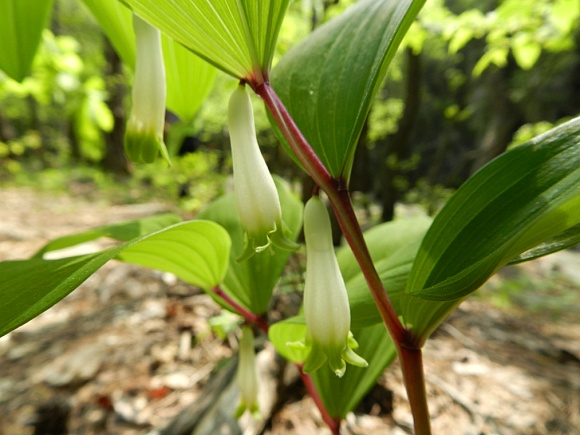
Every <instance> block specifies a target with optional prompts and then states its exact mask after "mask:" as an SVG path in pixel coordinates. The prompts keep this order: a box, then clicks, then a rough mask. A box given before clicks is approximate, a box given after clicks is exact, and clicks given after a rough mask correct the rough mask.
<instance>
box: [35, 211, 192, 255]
mask: <svg viewBox="0 0 580 435" xmlns="http://www.w3.org/2000/svg"><path fill="white" fill-rule="evenodd" d="M180 221H181V218H180V217H179V216H177V215H175V214H171V213H165V214H160V215H156V216H149V217H146V218H143V219H137V220H133V221H127V222H120V223H116V224H112V225H105V226H102V227H97V228H93V229H91V230H88V231H83V232H82V233H77V234H69V235H66V236H63V237H59V238H57V239H54V240H51V241H50V242H48V243H47V244H46V245H44V246H43V247H42V248H40V249H39V250H38V252H37V253H36V254H34V256H33V258H42V257H43V255H44V254H45V253H47V252H51V251H58V250H60V249H65V248H70V247H71V246H75V245H79V244H81V243H85V242H90V241H91V240H95V239H99V238H101V237H108V238H111V239H115V240H118V241H121V242H127V241H129V240H132V239H136V238H137V237H141V236H144V235H146V234H150V233H152V232H154V231H158V230H160V229H163V228H165V227H168V226H170V225H173V224H176V223H178V222H180Z"/></svg>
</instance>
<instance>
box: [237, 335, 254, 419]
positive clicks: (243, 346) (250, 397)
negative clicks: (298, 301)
mask: <svg viewBox="0 0 580 435" xmlns="http://www.w3.org/2000/svg"><path fill="white" fill-rule="evenodd" d="M236 380H237V383H238V387H239V388H240V396H241V397H240V404H239V406H238V408H237V409H236V413H235V416H236V418H239V417H241V416H242V414H243V413H244V412H246V410H248V411H250V413H251V414H252V416H254V417H256V418H258V417H259V416H260V409H259V405H258V389H259V385H258V371H257V367H256V354H255V352H254V333H253V332H252V330H251V329H250V328H249V327H247V326H244V327H243V328H242V339H241V340H240V351H239V358H238V372H237V379H236Z"/></svg>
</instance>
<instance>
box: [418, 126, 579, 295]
mask: <svg viewBox="0 0 580 435" xmlns="http://www.w3.org/2000/svg"><path fill="white" fill-rule="evenodd" d="M579 224H580V118H576V119H574V120H572V121H570V122H568V123H566V124H563V125H561V126H559V127H556V128H555V129H553V130H550V131H549V132H547V133H545V134H543V135H541V136H538V137H537V138H535V139H532V140H531V141H529V142H527V143H525V144H523V145H520V146H518V147H516V148H513V149H511V150H509V151H508V152H506V153H505V154H503V155H501V156H499V157H498V158H497V159H495V160H493V161H492V162H490V163H489V164H488V165H486V166H485V167H484V168H482V169H481V170H480V171H479V172H478V173H476V174H475V175H474V176H473V177H471V178H470V179H469V180H468V181H467V182H466V183H465V184H464V185H463V186H461V188H460V189H459V190H458V191H457V192H456V193H455V195H453V197H452V198H451V199H450V200H449V202H448V203H447V204H446V205H445V207H444V208H443V209H442V210H441V212H440V213H439V214H438V215H437V217H436V219H435V221H434V222H433V225H432V226H431V228H430V229H429V231H428V233H427V235H426V236H425V239H424V240H423V243H422V246H421V249H420V251H419V253H418V255H417V259H416V261H415V264H414V266H413V271H412V272H411V276H410V278H409V283H408V287H407V292H408V293H410V294H412V295H415V296H419V297H421V298H426V299H432V300H441V301H449V300H454V299H459V298H462V297H464V296H466V295H468V294H469V293H471V292H473V291H475V290H476V289H477V288H479V287H480V286H481V285H482V284H483V283H484V282H485V281H486V280H487V279H488V278H489V277H490V276H491V275H492V274H493V273H495V272H496V271H497V270H498V269H499V268H500V267H502V266H503V265H505V264H507V263H508V262H509V261H511V260H513V259H514V258H516V257H518V256H519V255H521V254H522V253H524V252H525V251H527V250H529V249H531V248H534V247H535V246H537V245H539V244H540V243H543V242H547V241H550V240H551V239H553V238H554V237H557V236H559V235H560V234H561V233H563V232H566V231H567V230H569V229H572V228H575V230H573V232H574V233H576V234H570V233H569V232H568V233H566V238H571V237H572V238H574V237H576V236H577V231H578V229H579V228H580V226H579Z"/></svg>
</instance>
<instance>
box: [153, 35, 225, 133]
mask: <svg viewBox="0 0 580 435" xmlns="http://www.w3.org/2000/svg"><path fill="white" fill-rule="evenodd" d="M161 42H162V46H163V59H164V63H165V76H166V84H167V108H168V109H169V110H171V111H172V112H173V113H175V114H176V115H177V116H179V118H180V119H181V120H182V121H183V122H190V121H192V120H193V118H194V116H195V114H196V113H197V111H198V110H199V108H200V107H201V105H202V103H203V102H204V101H205V99H206V98H207V96H208V94H209V93H210V91H211V89H212V87H213V84H214V81H215V76H216V72H217V70H216V69H215V68H214V67H213V66H211V65H210V64H208V63H207V62H205V61H204V60H203V59H201V58H199V57H198V56H196V55H194V54H193V53H191V52H190V51H189V50H187V49H186V48H185V47H183V46H182V45H180V44H178V43H176V42H175V41H173V40H172V39H170V38H168V37H167V36H163V37H162V38H161Z"/></svg>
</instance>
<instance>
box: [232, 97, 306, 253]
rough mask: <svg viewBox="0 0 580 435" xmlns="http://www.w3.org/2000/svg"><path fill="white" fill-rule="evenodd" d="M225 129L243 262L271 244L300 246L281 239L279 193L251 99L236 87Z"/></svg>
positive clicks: (292, 248) (284, 246) (285, 248)
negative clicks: (242, 239) (259, 137)
mask: <svg viewBox="0 0 580 435" xmlns="http://www.w3.org/2000/svg"><path fill="white" fill-rule="evenodd" d="M228 128H229V132H230V141H231V146H232V160H233V166H234V189H235V195H236V204H237V209H238V213H239V215H240V220H241V223H242V226H243V227H244V230H245V231H246V246H245V249H244V253H243V254H242V256H241V257H240V258H239V259H238V261H242V260H245V259H248V258H250V257H251V256H253V255H254V254H256V253H258V252H262V251H263V250H265V249H266V248H267V247H268V246H270V243H272V244H273V245H274V246H277V247H278V248H280V249H284V250H296V249H298V248H299V245H297V244H296V243H294V242H292V241H290V240H288V239H287V238H286V236H285V235H284V229H285V228H284V224H283V222H282V210H281V208H280V199H279V197H278V191H277V190H276V185H275V184H274V180H273V178H272V175H270V172H269V171H268V166H267V165H266V162H265V161H264V157H263V156H262V153H261V152H260V147H259V145H258V141H257V139H256V130H255V127H254V112H253V109H252V102H251V100H250V96H249V95H248V93H247V92H246V89H245V87H244V86H239V87H238V88H237V89H236V90H235V91H234V93H233V94H232V96H231V98H230V104H229V109H228Z"/></svg>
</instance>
